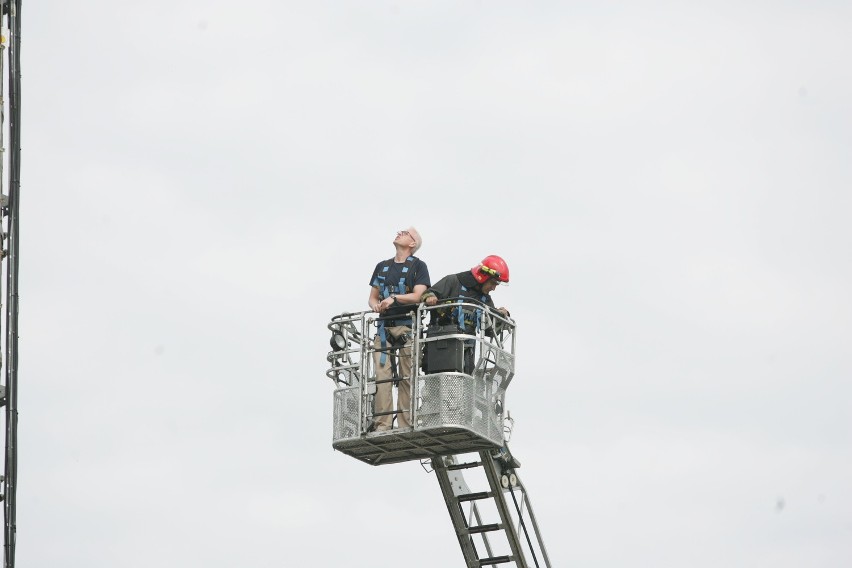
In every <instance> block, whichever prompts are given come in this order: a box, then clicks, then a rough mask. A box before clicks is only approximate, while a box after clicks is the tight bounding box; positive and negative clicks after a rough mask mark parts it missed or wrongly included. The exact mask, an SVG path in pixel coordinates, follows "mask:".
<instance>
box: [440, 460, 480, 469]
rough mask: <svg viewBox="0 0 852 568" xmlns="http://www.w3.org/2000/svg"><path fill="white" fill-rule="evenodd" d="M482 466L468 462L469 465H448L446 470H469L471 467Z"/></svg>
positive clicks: (478, 463)
mask: <svg viewBox="0 0 852 568" xmlns="http://www.w3.org/2000/svg"><path fill="white" fill-rule="evenodd" d="M481 465H482V462H470V463H454V464H453V465H448V466H447V469H448V470H454V469H470V468H472V467H479V466H481Z"/></svg>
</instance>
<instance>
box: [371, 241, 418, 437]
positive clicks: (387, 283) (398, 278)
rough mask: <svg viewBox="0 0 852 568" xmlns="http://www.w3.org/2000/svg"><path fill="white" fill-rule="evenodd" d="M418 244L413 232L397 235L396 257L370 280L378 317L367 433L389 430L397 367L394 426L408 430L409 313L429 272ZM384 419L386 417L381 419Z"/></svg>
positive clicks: (384, 264) (395, 244) (409, 398)
mask: <svg viewBox="0 0 852 568" xmlns="http://www.w3.org/2000/svg"><path fill="white" fill-rule="evenodd" d="M422 244H423V239H421V238H420V233H418V232H417V230H416V229H415V228H414V227H409V228H408V229H405V230H402V231H397V233H396V238H395V239H394V240H393V246H394V247H395V248H396V254H395V255H394V257H393V258H390V259H388V260H383V261H381V262H380V263H378V264H377V265H376V268H375V270H373V275H372V276H371V277H370V300H369V305H370V309H371V310H373V311H374V312H378V313H379V314H380V316H381V318H380V319H379V322H378V333H377V334H376V337H375V339H374V341H373V346H374V348H375V350H376V351H375V353H374V354H373V362H374V365H375V369H376V381H377V385H376V396H375V407H374V413H375V414H376V416H375V417H374V419H373V425H372V428H373V429H375V430H376V431H377V432H384V431H387V430H390V429H391V428H392V427H393V417H394V413H393V412H392V410H391V409H392V407H393V390H392V385H393V379H394V376H393V364H394V361H396V362H397V364H398V375H397V376H398V378H399V382H398V385H399V392H398V396H397V412H396V417H397V426H398V427H400V428H408V427H409V426H410V425H411V424H410V421H409V418H410V412H409V407H410V406H411V381H410V380H409V379H410V377H411V345H412V342H413V340H412V337H411V335H412V334H411V327H412V317H413V314H411V312H416V311H417V304H419V303H420V296H421V295H423V293H424V292H425V291H426V290H427V289H428V288H429V286H430V285H431V282H430V281H429V269H428V268H427V266H426V263H425V262H423V261H422V260H420V259H419V258H417V257H416V256H414V253H416V252H417V250H418V249H419V248H420V245H422ZM383 413H387V414H383Z"/></svg>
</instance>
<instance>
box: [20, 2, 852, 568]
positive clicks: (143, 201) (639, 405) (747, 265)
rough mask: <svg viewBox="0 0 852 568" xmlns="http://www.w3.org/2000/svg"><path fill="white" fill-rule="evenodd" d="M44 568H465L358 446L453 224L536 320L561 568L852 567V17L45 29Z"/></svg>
mask: <svg viewBox="0 0 852 568" xmlns="http://www.w3.org/2000/svg"><path fill="white" fill-rule="evenodd" d="M22 24H23V37H22V63H21V69H22V74H23V80H22V81H23V82H22V93H23V116H22V131H23V141H22V173H21V185H22V198H21V213H20V215H21V243H20V252H21V257H20V365H19V381H20V395H19V407H20V423H19V432H20V443H19V445H20V450H19V460H20V464H19V487H18V539H17V559H18V564H19V565H20V566H28V567H42V566H43V567H48V566H49V567H54V566H63V567H69V568H74V567H84V566H85V567H87V568H91V567H103V568H112V567H116V566H121V567H128V568H135V567H145V568H149V567H151V566H158V567H180V568H183V567H186V566H204V567H205V568H226V567H227V568H230V567H237V566H240V567H241V566H251V567H252V568H261V567H281V566H306V567H315V566H316V567H337V566H345V567H347V568H349V567H352V568H361V567H363V568H374V567H376V566H391V565H393V566H405V567H406V568H427V567H428V568H433V567H436V566H441V567H443V566H462V565H463V558H462V554H461V552H460V550H459V548H458V544H457V541H456V537H455V535H454V534H453V530H452V525H451V523H450V519H449V515H448V514H447V511H446V508H445V506H444V503H443V500H442V497H441V493H440V490H439V487H438V483H437V481H436V479H435V476H434V474H427V473H426V472H425V471H424V470H423V469H422V468H421V466H420V464H419V463H417V462H413V463H404V464H397V465H388V466H381V467H372V466H369V465H366V464H363V463H361V462H359V461H357V460H355V459H353V458H350V457H348V456H346V455H344V454H341V453H338V452H335V451H334V450H333V449H332V447H331V436H332V430H331V428H332V391H333V387H334V386H333V383H332V382H331V381H329V380H328V379H327V378H326V377H325V370H326V368H327V366H328V364H327V362H326V359H325V356H326V352H327V351H328V348H329V346H328V332H327V330H326V324H327V323H328V321H329V319H330V318H331V317H332V316H333V315H335V314H338V313H340V312H343V311H353V310H361V309H364V308H366V301H367V297H368V293H369V286H368V281H369V277H370V274H371V272H372V269H373V267H374V266H375V264H376V262H378V261H379V260H381V259H384V258H388V257H390V256H391V255H392V254H393V246H392V244H391V243H392V240H393V237H394V234H395V232H396V230H398V229H400V228H404V227H407V226H408V225H414V226H416V227H417V228H418V229H419V230H420V232H421V234H422V235H423V238H424V245H423V248H422V249H421V251H420V253H419V256H420V257H421V258H422V259H423V260H424V261H426V262H427V263H428V266H429V269H430V272H431V274H432V277H433V281H436V280H437V279H438V278H440V277H441V276H443V275H445V274H448V273H452V272H458V271H461V270H465V269H467V268H469V267H470V266H472V265H473V264H475V263H476V262H478V261H479V260H480V259H482V257H484V256H485V255H488V254H499V255H501V256H503V257H504V258H505V259H506V261H507V262H508V263H509V266H510V268H511V278H512V282H511V285H510V286H508V287H501V288H500V289H498V290H497V291H496V292H495V293H494V299H495V302H496V303H497V305H498V306H500V305H504V306H506V307H508V308H509V309H510V310H511V312H512V315H513V316H514V317H515V318H516V320H517V322H518V344H517V357H518V358H517V375H516V378H515V380H514V381H513V383H512V386H511V388H510V389H509V391H508V395H507V407H508V408H509V410H510V411H511V413H512V415H513V417H515V419H516V427H515V432H514V435H513V438H512V449H513V451H514V453H515V454H516V455H517V457H518V458H519V460H520V461H521V463H522V467H521V469H520V475H521V477H522V479H523V480H524V482H525V485H526V486H527V489H528V491H529V492H530V496H531V498H532V500H533V503H534V505H535V509H536V512H537V517H538V521H539V524H540V526H541V529H542V533H543V535H544V538H545V543H546V545H547V548H548V552H549V555H550V558H551V560H552V562H553V565H554V566H558V567H583V568H622V567H628V566H630V567H648V568H683V567H690V568H718V567H722V566H724V567H726V568H754V567H759V566H772V567H773V568H841V567H842V568H845V567H847V566H850V565H852V483H850V480H852V417H850V414H852V384H850V379H852V350H850V343H851V341H850V340H852V299H850V293H849V290H850V289H852V255H850V245H852V228H850V222H849V219H850V213H852V191H850V189H852V160H850V153H851V152H852V106H851V105H850V102H852V65H850V54H852V5H850V4H849V3H847V2H837V1H820V0H816V1H808V2H805V1H794V0H785V1H773V2H770V1H753V2H743V1H736V2H734V1H717V2H702V3H698V2H672V1H668V2H666V1H659V2H652V1H644V0H642V1H636V2H623V3H618V2H609V1H603V2H601V1H596V2H591V1H582V2H540V1H528V2H505V1H500V0H496V1H490V0H489V1H484V0H483V1H458V0H456V1H431V2H426V1H416V2H383V1H358V2H325V1H311V2H280V1H272V0H269V1H259V0H243V1H242V2H233V1H224V0H221V1H214V0H183V1H180V0H173V1H169V2H166V1H163V0H151V1H147V2H130V1H127V0H89V1H84V2H68V1H59V0H43V1H41V2H25V3H24V7H23V14H22Z"/></svg>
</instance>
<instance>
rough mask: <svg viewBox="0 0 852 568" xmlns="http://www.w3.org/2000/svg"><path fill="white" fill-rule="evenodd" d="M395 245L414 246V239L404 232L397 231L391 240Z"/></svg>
mask: <svg viewBox="0 0 852 568" xmlns="http://www.w3.org/2000/svg"><path fill="white" fill-rule="evenodd" d="M393 244H395V245H404V246H409V247H410V246H411V245H413V244H414V237H412V236H411V233H409V232H408V231H406V230H402V231H397V232H396V238H395V239H394V240H393Z"/></svg>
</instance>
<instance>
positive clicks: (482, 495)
mask: <svg viewBox="0 0 852 568" xmlns="http://www.w3.org/2000/svg"><path fill="white" fill-rule="evenodd" d="M488 497H491V493H490V492H489V491H481V492H479V493H466V494H464V495H459V496H457V497H456V499H458V500H459V501H460V502H461V501H478V500H479V499H487V498H488Z"/></svg>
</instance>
